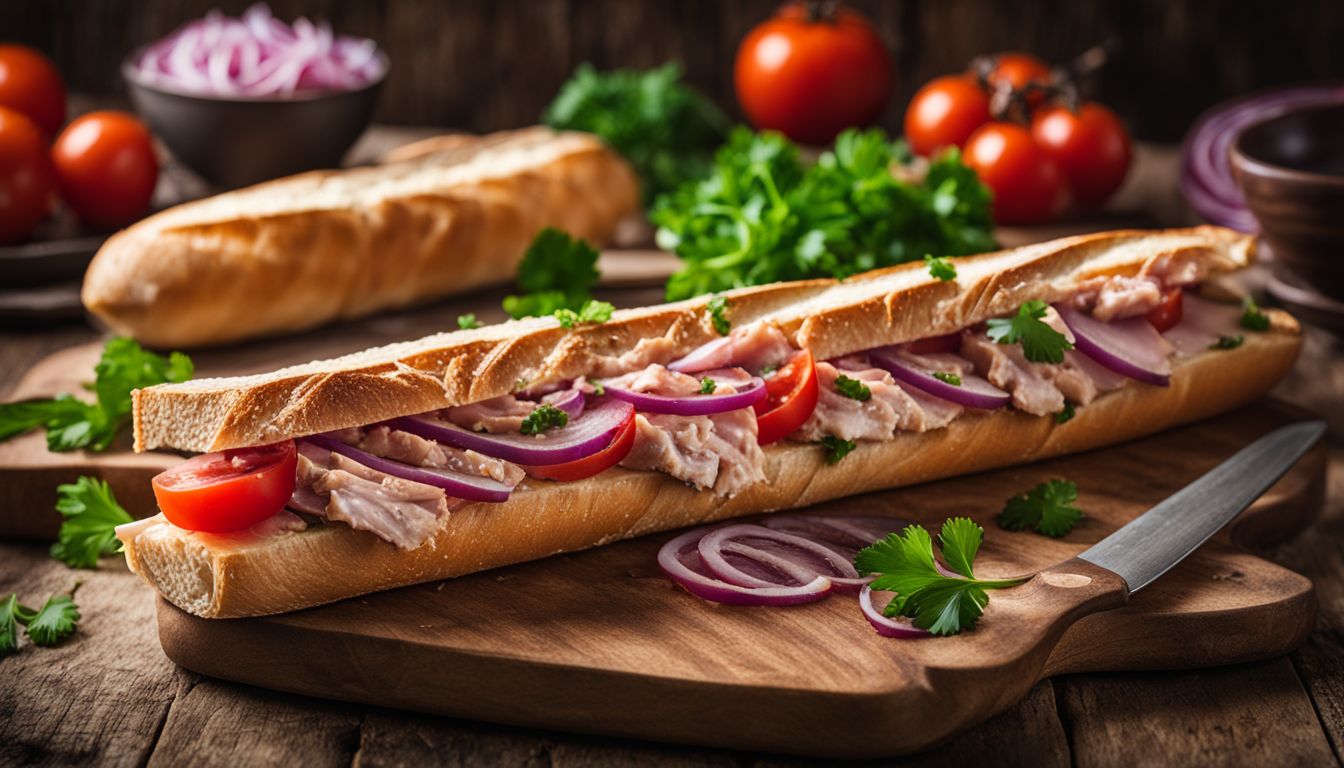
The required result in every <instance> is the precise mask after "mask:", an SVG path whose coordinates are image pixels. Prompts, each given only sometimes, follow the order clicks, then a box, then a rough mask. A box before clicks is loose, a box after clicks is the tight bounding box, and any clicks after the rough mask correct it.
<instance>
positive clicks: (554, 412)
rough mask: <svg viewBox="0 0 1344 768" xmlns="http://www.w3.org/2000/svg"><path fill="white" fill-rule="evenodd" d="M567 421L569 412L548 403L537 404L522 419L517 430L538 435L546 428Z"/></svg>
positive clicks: (551, 427) (561, 424) (554, 426)
mask: <svg viewBox="0 0 1344 768" xmlns="http://www.w3.org/2000/svg"><path fill="white" fill-rule="evenodd" d="M568 423H569V414H568V413H565V412H564V411H562V410H560V409H559V408H556V407H555V406H554V405H551V404H550V403H542V404H541V405H538V406H537V407H536V409H535V410H534V411H532V412H531V413H529V414H528V415H527V418H525V419H523V425H522V426H521V427H519V429H518V431H519V432H522V433H523V434H524V435H540V434H541V433H542V432H545V431H546V430H548V429H558V428H560V427H563V426H565V425H566V424H568Z"/></svg>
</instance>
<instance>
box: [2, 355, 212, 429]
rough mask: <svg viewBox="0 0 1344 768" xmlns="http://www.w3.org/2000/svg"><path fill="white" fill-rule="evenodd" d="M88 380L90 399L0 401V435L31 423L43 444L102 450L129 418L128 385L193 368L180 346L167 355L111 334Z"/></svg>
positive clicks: (176, 377)
mask: <svg viewBox="0 0 1344 768" xmlns="http://www.w3.org/2000/svg"><path fill="white" fill-rule="evenodd" d="M93 371H94V382H93V384H91V385H88V389H90V390H91V391H92V392H93V393H94V401H93V402H92V403H86V402H84V401H83V400H79V399H77V398H75V397H74V396H72V395H68V394H66V395H58V396H57V397H55V398H54V399H51V400H25V401H23V402H18V403H4V404H0V440H8V439H9V438H11V437H14V436H15V435H18V434H22V433H24V432H27V431H28V430H30V429H36V428H37V427H45V428H46V430H47V448H49V449H50V450H52V451H73V450H75V449H78V448H89V449H91V450H94V451H102V450H106V449H107V447H108V446H109V445H111V444H112V441H113V439H115V438H116V436H117V432H118V431H119V430H120V429H121V428H122V426H124V425H125V424H126V422H127V421H129V420H130V418H131V390H133V389H141V388H144V387H151V386H153V385H155V384H163V383H165V382H178V381H186V380H187V379H190V378H191V374H192V372H193V368H192V364H191V358H189V357H187V356H186V355H184V354H182V353H181V352H174V353H172V354H171V355H169V356H167V357H163V356H161V355H156V354H154V353H153V352H146V351H145V350H144V349H143V348H142V347H141V346H140V345H139V344H137V343H136V342H135V341H134V340H133V339H127V338H121V337H118V338H114V339H110V340H108V342H107V345H106V346H105V347H103V356H102V357H101V358H100V359H99V360H98V364H97V365H96V366H94V369H93Z"/></svg>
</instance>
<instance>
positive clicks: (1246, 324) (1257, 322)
mask: <svg viewBox="0 0 1344 768" xmlns="http://www.w3.org/2000/svg"><path fill="white" fill-rule="evenodd" d="M1241 327H1242V328H1245V329H1246V330H1248V331H1268V330H1269V315H1266V314H1265V312H1264V310H1262V309H1260V305H1259V304H1256V303H1255V299H1252V298H1251V297H1250V296H1247V297H1246V300H1245V301H1243V302H1242V304H1241Z"/></svg>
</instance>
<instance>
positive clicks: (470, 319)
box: [457, 312, 481, 331]
mask: <svg viewBox="0 0 1344 768" xmlns="http://www.w3.org/2000/svg"><path fill="white" fill-rule="evenodd" d="M480 327H481V324H480V323H479V322H477V321H476V313H475V312H468V313H467V314H465V315H458V316H457V328H458V330H461V331H469V330H471V329H472V328H480Z"/></svg>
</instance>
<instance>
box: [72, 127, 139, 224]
mask: <svg viewBox="0 0 1344 768" xmlns="http://www.w3.org/2000/svg"><path fill="white" fill-rule="evenodd" d="M52 157H53V159H54V160H55V161H56V179H57V183H58V184H59V185H60V189H61V197H63V198H65V202H66V203H67V204H69V206H70V208H71V209H73V210H74V212H75V213H76V214H77V215H78V216H79V218H80V219H81V220H83V221H85V222H87V223H88V224H91V225H93V226H95V227H118V226H122V225H124V224H129V223H130V222H132V221H134V220H135V219H136V218H137V217H139V216H140V214H142V213H144V212H145V209H146V208H148V207H149V201H150V198H151V197H153V196H154V184H155V182H157V181H158V178H159V161H158V159H157V158H155V157H154V142H153V140H152V139H151V138H150V135H149V129H148V128H146V127H145V126H144V124H143V123H141V122H140V121H139V120H137V119H135V118H134V117H132V116H131V115H128V114H126V113H125V112H90V113H89V114H87V115H83V116H82V117H79V118H77V119H76V120H74V122H72V123H70V125H69V126H67V127H66V129H65V130H64V131H62V132H61V135H60V137H59V138H57V139H56V145H55V146H54V147H52Z"/></svg>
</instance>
